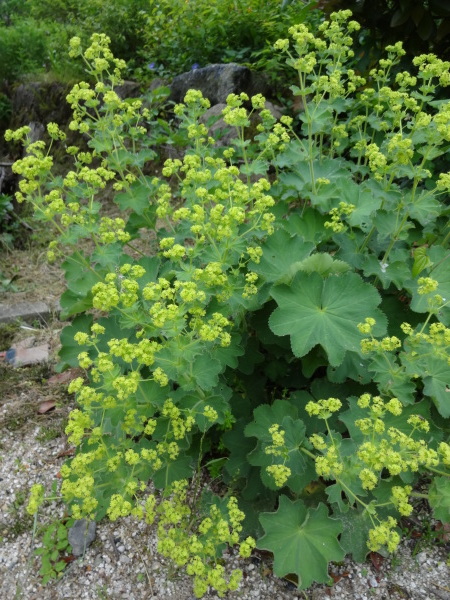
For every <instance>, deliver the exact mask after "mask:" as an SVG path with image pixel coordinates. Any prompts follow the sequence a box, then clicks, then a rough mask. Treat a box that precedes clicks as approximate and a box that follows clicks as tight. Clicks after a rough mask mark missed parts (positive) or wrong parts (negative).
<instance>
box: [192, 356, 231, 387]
mask: <svg viewBox="0 0 450 600" xmlns="http://www.w3.org/2000/svg"><path fill="white" fill-rule="evenodd" d="M222 371H223V366H222V365H221V364H220V362H219V361H218V360H216V359H215V358H212V357H211V356H209V355H208V354H202V355H200V356H197V357H196V358H195V360H194V362H193V364H192V369H191V374H192V376H193V378H194V379H195V382H196V384H197V385H198V386H199V387H201V388H202V389H203V390H210V389H212V388H213V387H215V386H216V385H217V383H218V381H219V374H220V373H221V372H222Z"/></svg>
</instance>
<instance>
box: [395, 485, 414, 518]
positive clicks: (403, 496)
mask: <svg viewBox="0 0 450 600" xmlns="http://www.w3.org/2000/svg"><path fill="white" fill-rule="evenodd" d="M391 492H392V493H391V498H390V500H391V502H392V504H393V505H394V506H395V507H396V509H397V510H398V512H399V513H400V514H401V515H402V517H409V515H410V514H411V513H412V511H413V507H412V506H411V504H409V502H408V498H409V495H410V494H411V492H412V487H411V486H410V485H405V486H404V487H401V486H394V487H393V488H392V490H391Z"/></svg>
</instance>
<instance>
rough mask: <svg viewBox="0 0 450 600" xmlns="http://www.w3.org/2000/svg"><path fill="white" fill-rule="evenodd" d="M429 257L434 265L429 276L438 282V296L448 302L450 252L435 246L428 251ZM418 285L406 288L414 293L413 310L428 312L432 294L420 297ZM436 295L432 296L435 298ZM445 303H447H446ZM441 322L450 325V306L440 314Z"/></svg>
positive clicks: (449, 293) (449, 295)
mask: <svg viewBox="0 0 450 600" xmlns="http://www.w3.org/2000/svg"><path fill="white" fill-rule="evenodd" d="M428 257H429V259H430V261H431V262H432V263H433V266H432V268H431V269H430V271H429V273H428V276H429V277H431V278H432V279H435V280H436V281H437V282H438V284H439V285H438V288H437V290H436V292H435V293H436V294H440V295H441V296H442V297H443V298H446V300H449V299H450V267H449V265H450V252H449V250H448V249H445V248H443V247H442V246H433V247H431V248H430V249H429V251H428ZM417 288H418V284H417V282H414V284H413V285H411V286H408V285H407V286H406V289H407V290H408V291H409V292H411V293H412V300H411V309H412V310H414V311H415V312H419V313H425V312H428V298H429V297H430V294H424V295H420V294H418V292H417ZM433 295H434V294H432V296H433ZM444 302H445V301H444ZM439 320H440V321H441V322H442V323H444V325H446V326H447V327H448V326H449V325H450V306H449V305H448V304H447V306H446V307H445V308H444V309H442V310H441V311H440V313H439Z"/></svg>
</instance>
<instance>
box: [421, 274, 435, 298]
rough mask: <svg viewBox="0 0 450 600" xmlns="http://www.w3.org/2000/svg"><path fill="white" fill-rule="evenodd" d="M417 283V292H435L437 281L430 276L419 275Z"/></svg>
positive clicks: (422, 293)
mask: <svg viewBox="0 0 450 600" xmlns="http://www.w3.org/2000/svg"><path fill="white" fill-rule="evenodd" d="M417 283H418V284H419V287H418V288H417V292H418V293H419V294H421V295H424V294H431V293H433V292H435V291H436V290H437V288H438V285H439V284H438V282H437V281H436V280H435V279H432V278H431V277H420V278H419V280H418V281H417Z"/></svg>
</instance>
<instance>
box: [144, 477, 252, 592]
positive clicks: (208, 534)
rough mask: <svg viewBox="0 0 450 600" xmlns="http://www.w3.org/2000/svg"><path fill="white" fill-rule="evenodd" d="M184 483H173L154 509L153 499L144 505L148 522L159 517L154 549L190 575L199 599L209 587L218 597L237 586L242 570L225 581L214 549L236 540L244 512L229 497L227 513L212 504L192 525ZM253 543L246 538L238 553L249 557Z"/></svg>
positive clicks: (223, 570) (235, 542)
mask: <svg viewBox="0 0 450 600" xmlns="http://www.w3.org/2000/svg"><path fill="white" fill-rule="evenodd" d="M187 486H188V482H187V481H184V480H183V481H177V482H175V483H174V484H173V485H172V496H171V498H170V499H168V500H163V501H162V502H161V503H160V505H159V506H158V507H156V509H155V502H154V501H152V502H150V506H148V507H146V510H147V518H148V519H149V520H150V522H152V521H153V519H154V518H155V516H156V515H158V516H159V521H158V538H159V541H158V551H159V552H160V553H161V554H163V556H166V557H168V558H170V559H171V560H172V561H173V562H174V563H175V565H177V566H179V567H182V566H184V567H185V568H186V572H187V574H188V575H190V576H192V577H194V592H195V595H196V596H197V597H199V598H200V597H201V596H203V595H204V594H205V593H206V591H207V590H208V587H209V586H211V587H212V588H213V589H215V590H216V591H217V593H218V594H219V596H220V597H222V596H223V595H224V594H225V593H226V592H227V591H233V590H236V589H237V588H238V586H239V582H240V579H241V577H242V572H241V571H240V570H239V569H236V570H235V571H233V572H232V573H231V574H230V577H229V578H228V581H227V578H226V574H225V569H224V568H223V567H222V565H220V564H218V563H217V562H216V561H217V548H218V546H220V545H222V544H224V543H228V544H230V545H234V544H237V543H238V541H239V532H240V531H242V525H241V522H242V520H243V519H244V513H243V512H242V511H241V510H239V508H238V506H237V501H236V499H235V498H233V497H232V498H230V499H229V501H228V503H227V515H224V514H223V513H222V511H221V510H219V508H218V507H217V506H216V505H214V504H213V505H211V507H210V509H209V516H207V517H205V518H203V519H202V521H201V522H200V523H198V524H197V526H196V528H194V527H193V526H192V525H193V523H192V522H191V520H192V515H191V511H190V509H189V507H188V505H187ZM255 545H256V544H255V540H254V539H253V538H250V537H248V538H247V539H246V540H244V541H243V542H242V543H241V545H240V552H241V555H242V556H249V555H250V553H251V551H252V549H253V548H254V547H255Z"/></svg>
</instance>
